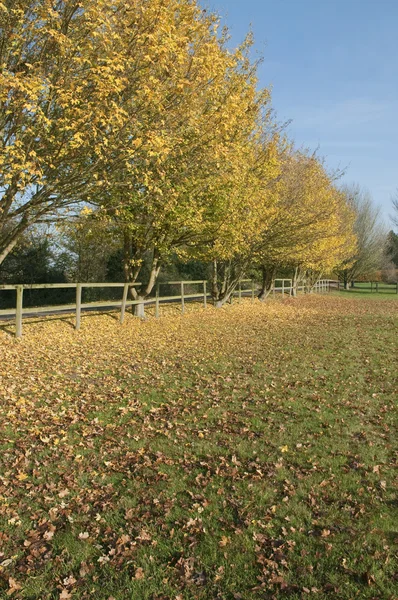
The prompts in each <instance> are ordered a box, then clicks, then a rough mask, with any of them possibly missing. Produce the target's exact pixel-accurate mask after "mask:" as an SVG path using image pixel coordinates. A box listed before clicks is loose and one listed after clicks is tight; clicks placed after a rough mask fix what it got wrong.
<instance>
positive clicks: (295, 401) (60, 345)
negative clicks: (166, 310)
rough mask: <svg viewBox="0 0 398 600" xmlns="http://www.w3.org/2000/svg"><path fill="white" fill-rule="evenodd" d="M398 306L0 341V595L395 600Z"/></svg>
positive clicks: (44, 331) (326, 300)
mask: <svg viewBox="0 0 398 600" xmlns="http://www.w3.org/2000/svg"><path fill="white" fill-rule="evenodd" d="M397 346H398V302H397V301H396V299H391V300H390V301H388V300H387V299H383V300H382V301H378V300H377V299H373V298H372V301H368V300H367V299H366V298H360V299H357V298H356V297H354V295H353V294H351V293H346V294H345V295H344V294H343V293H342V294H340V295H338V294H330V295H323V296H315V295H313V296H307V297H299V298H297V299H285V300H284V301H281V300H280V299H276V300H270V301H268V302H266V303H264V304H261V303H259V302H257V301H256V302H255V303H254V304H252V303H251V302H250V301H245V302H243V303H242V304H241V305H238V304H234V305H233V306H228V307H226V308H225V309H221V310H218V311H216V310H215V309H212V308H208V309H207V310H206V311H204V310H196V311H192V310H189V311H188V313H187V314H186V315H185V316H184V317H183V318H180V317H179V316H178V315H177V314H175V315H171V316H168V317H164V318H162V319H160V320H159V321H156V320H155V319H149V320H148V321H146V322H141V321H138V320H136V319H134V318H133V317H127V318H126V322H125V324H124V326H123V327H121V326H120V325H119V324H118V323H117V322H116V321H115V319H113V318H112V317H110V316H104V315H103V316H87V317H83V319H82V330H81V331H80V332H79V333H76V332H75V331H74V330H73V327H72V326H71V320H70V319H69V318H68V317H65V318H63V319H61V320H59V319H57V320H50V319H49V320H45V321H43V322H34V323H30V324H29V323H28V324H26V325H24V337H23V338H22V339H20V340H15V339H14V338H13V337H12V336H11V335H9V333H8V332H7V331H4V330H0V359H1V361H0V401H1V404H0V407H1V413H0V419H1V436H0V451H1V454H0V457H1V458H0V501H1V504H0V531H1V533H0V565H1V567H0V598H9V597H11V598H12V599H31V600H33V599H35V600H36V599H37V600H39V599H40V600H49V599H57V600H58V599H60V600H66V599H68V598H71V599H76V600H77V599H83V598H96V599H97V600H102V599H103V600H110V599H115V600H125V599H126V600H127V599H131V600H141V599H151V600H193V599H203V600H204V599H206V600H207V599H212V600H213V599H214V600H216V599H217V600H252V599H253V600H257V599H258V600H260V599H262V600H263V599H268V598H270V599H273V598H275V599H284V598H289V599H299V598H300V599H301V598H314V600H318V599H319V600H320V599H324V598H325V599H326V598H327V599H347V600H348V599H353V598H359V599H374V600H376V599H377V600H382V599H389V600H393V599H396V598H398V576H397V549H398V544H397V542H398V518H397V517H398V515H397V488H396V486H395V484H396V479H395V481H394V476H395V477H396V474H397V448H398V444H397V427H396V425H397V413H396V399H397V390H398V379H397V373H398V352H397Z"/></svg>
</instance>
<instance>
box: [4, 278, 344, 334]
mask: <svg viewBox="0 0 398 600" xmlns="http://www.w3.org/2000/svg"><path fill="white" fill-rule="evenodd" d="M277 282H280V283H281V285H279V286H277V285H276V283H277ZM207 283H208V282H207V281H206V280H195V281H189V280H185V281H166V282H160V283H158V284H157V286H156V290H155V296H154V297H151V298H146V299H145V300H141V299H140V300H128V293H129V288H131V287H139V286H141V285H142V284H141V283H44V284H32V285H0V291H1V290H15V291H16V306H15V309H2V310H0V317H3V318H6V317H15V336H16V337H21V335H22V319H23V316H24V315H26V316H29V315H36V314H40V313H51V314H52V313H64V312H70V311H74V312H75V328H76V330H79V329H80V325H81V313H82V311H83V310H87V309H99V310H101V309H108V308H120V322H121V323H123V321H124V318H125V314H126V308H127V307H128V306H136V305H144V306H147V305H151V304H152V305H155V317H156V318H158V317H159V314H160V303H161V302H162V303H164V302H180V303H181V313H182V314H184V312H185V302H186V301H187V300H194V299H196V300H201V301H202V302H203V306H204V308H206V307H207V303H208V298H210V297H211V294H210V293H208V292H207ZM331 283H337V282H331V281H329V280H321V281H318V282H317V283H316V284H315V286H314V288H313V289H314V291H315V292H326V291H330V289H331ZM242 284H243V285H242ZM244 284H250V286H249V287H247V286H246V287H245V286H244ZM164 285H176V286H178V287H179V291H180V294H178V295H177V294H176V295H169V296H161V295H160V287H161V286H164ZM190 285H200V286H202V290H200V291H198V292H197V293H189V294H187V286H190ZM71 288H72V289H76V301H75V304H63V305H56V306H37V307H29V308H24V306H23V295H24V290H44V289H71ZM84 288H123V295H122V298H121V300H106V301H101V302H86V303H83V302H82V291H83V289H84ZM297 289H298V290H299V291H304V286H303V285H301V286H298V287H297ZM258 291H259V287H258V284H257V283H256V282H255V281H254V280H253V279H242V280H241V281H240V282H239V284H238V286H237V289H236V290H235V291H234V293H233V294H232V297H236V296H238V300H239V302H240V301H241V299H242V296H245V297H247V296H249V297H251V298H252V300H253V301H254V300H255V297H256V293H257V292H258ZM272 292H273V294H274V295H275V294H276V293H278V292H280V293H281V294H282V296H284V295H285V294H289V295H292V293H293V282H292V280H291V279H275V280H274V282H273V286H272Z"/></svg>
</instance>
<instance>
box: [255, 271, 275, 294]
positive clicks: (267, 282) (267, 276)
mask: <svg viewBox="0 0 398 600" xmlns="http://www.w3.org/2000/svg"><path fill="white" fill-rule="evenodd" d="M275 273H276V267H271V268H267V267H262V275H263V277H262V282H261V290H260V293H259V294H258V299H259V300H261V302H264V300H265V299H266V298H267V297H268V296H269V294H270V292H271V289H272V282H273V281H274V278H275Z"/></svg>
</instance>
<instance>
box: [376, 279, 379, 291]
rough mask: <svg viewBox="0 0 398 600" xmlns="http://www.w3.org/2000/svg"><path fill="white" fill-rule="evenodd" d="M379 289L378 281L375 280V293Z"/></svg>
mask: <svg viewBox="0 0 398 600" xmlns="http://www.w3.org/2000/svg"><path fill="white" fill-rule="evenodd" d="M378 291H379V282H378V281H376V293H377V292H378Z"/></svg>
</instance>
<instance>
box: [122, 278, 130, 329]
mask: <svg viewBox="0 0 398 600" xmlns="http://www.w3.org/2000/svg"><path fill="white" fill-rule="evenodd" d="M128 291H129V284H128V283H125V284H124V288H123V299H122V307H121V310H120V323H123V321H124V315H125V313H126V302H127V294H128Z"/></svg>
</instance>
